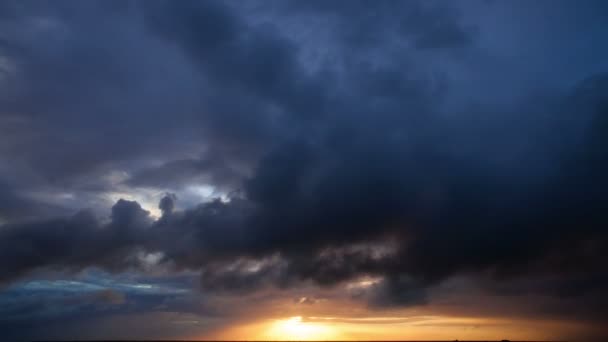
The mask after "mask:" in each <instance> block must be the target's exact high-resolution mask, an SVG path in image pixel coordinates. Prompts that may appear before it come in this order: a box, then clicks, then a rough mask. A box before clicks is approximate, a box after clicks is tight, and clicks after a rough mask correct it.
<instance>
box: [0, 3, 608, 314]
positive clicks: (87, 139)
mask: <svg viewBox="0 0 608 342" xmlns="http://www.w3.org/2000/svg"><path fill="white" fill-rule="evenodd" d="M5 6H6V7H7V10H6V11H4V12H3V13H4V15H3V16H2V18H0V20H1V21H2V25H3V27H5V28H6V30H5V32H7V33H6V34H3V35H2V37H1V44H0V53H1V54H2V55H1V56H2V57H4V59H2V60H0V63H2V66H3V67H4V68H5V69H6V70H7V71H6V72H5V73H4V74H3V75H2V78H0V81H1V82H2V83H3V84H6V85H8V89H10V91H7V92H6V93H3V94H2V95H0V105H1V106H2V107H1V113H2V116H0V129H2V130H3V131H4V127H5V125H6V126H9V125H10V127H16V128H17V129H18V134H11V135H8V136H7V137H6V138H5V140H6V145H5V146H8V147H0V152H1V153H0V158H2V160H3V161H4V160H6V161H10V162H12V163H14V170H12V169H5V168H4V167H3V168H0V176H6V177H9V176H10V179H17V180H16V181H15V182H14V183H15V185H14V186H13V185H12V184H11V185H10V186H7V187H5V188H0V191H4V189H6V190H7V191H4V193H0V200H2V201H3V202H5V203H10V205H7V206H4V208H2V209H1V210H0V214H2V215H3V217H4V216H5V215H6V216H7V217H8V218H9V220H10V222H9V223H8V224H5V225H3V226H1V227H0V263H1V264H0V266H2V267H0V280H1V281H2V282H11V281H14V280H15V279H18V278H19V277H23V276H25V275H28V274H31V272H33V271H36V270H40V269H48V268H50V269H60V270H71V271H76V270H81V269H83V268H86V267H89V266H97V267H101V268H105V269H108V270H111V271H120V270H125V269H129V268H135V269H138V268H139V269H143V268H145V265H144V264H145V260H142V257H141V255H144V257H143V258H144V259H145V253H156V252H160V253H162V257H161V259H160V260H159V264H160V265H161V266H166V267H169V268H173V269H177V270H183V269H195V270H200V271H201V272H202V277H201V286H202V288H203V289H204V290H208V291H217V292H222V291H224V292H231V291H233V292H237V293H242V292H247V291H253V290H255V289H259V288H262V287H266V286H277V287H282V288H286V287H291V286H297V284H300V283H303V282H304V283H306V282H312V283H314V284H316V285H320V286H333V285H336V284H339V283H343V282H346V281H350V280H354V279H356V278H358V277H360V276H364V275H367V276H377V277H381V278H383V280H382V281H381V282H380V283H378V284H376V285H374V286H373V287H372V288H370V289H369V292H366V293H363V294H362V296H363V297H365V298H366V299H367V300H369V303H370V304H371V305H372V306H387V305H389V306H390V305H419V304H423V303H426V302H427V301H429V300H430V299H429V298H428V293H427V289H428V288H429V287H431V286H434V285H437V284H438V283H440V282H441V281H443V280H445V279H447V278H449V277H451V276H456V275H460V274H477V273H484V274H486V273H489V274H491V276H492V279H494V280H496V279H503V280H504V281H506V282H509V281H512V279H521V278H523V279H526V277H529V276H530V275H543V276H546V277H547V278H548V279H560V280H562V281H564V283H563V284H564V291H565V289H566V288H568V287H569V285H570V284H578V285H576V288H577V290H576V291H574V292H578V293H576V294H580V295H584V294H585V293H586V292H587V291H596V288H594V286H593V285H592V284H598V280H597V279H604V275H605V271H604V270H603V269H602V266H601V265H602V264H604V263H605V262H606V261H607V260H606V259H607V254H606V249H605V246H606V245H607V241H608V237H607V231H606V224H607V223H608V222H607V221H608V218H607V217H606V214H605V211H606V210H605V209H606V208H605V207H606V198H605V195H604V194H605V193H606V190H608V181H607V180H606V178H605V176H604V175H605V174H606V172H607V171H608V170H607V168H608V154H607V152H606V151H608V146H607V140H606V137H608V134H607V133H608V131H607V129H608V128H607V127H608V124H607V123H608V120H607V115H608V112H607V111H608V99H607V97H606V96H607V94H608V79H607V78H606V75H605V74H599V73H598V74H596V75H595V76H594V77H590V78H586V81H583V82H576V81H578V80H579V79H580V77H578V76H577V77H576V78H575V77H569V78H568V79H567V80H564V81H563V83H560V84H556V85H555V86H554V87H548V88H547V89H540V90H539V89H537V85H536V84H529V83H527V82H524V81H521V80H527V79H528V77H529V76H528V75H527V74H528V73H531V72H534V71H535V70H533V69H536V67H538V68H540V69H542V66H541V65H536V64H534V63H533V65H531V66H529V67H526V66H522V63H521V61H519V60H517V61H515V62H513V63H512V64H508V63H506V62H505V63H506V64H508V66H509V67H508V68H504V69H500V68H494V69H496V70H493V68H491V67H490V66H493V65H495V64H493V63H495V61H494V59H492V58H490V57H487V58H488V59H489V60H491V61H488V60H486V59H484V58H485V56H487V55H491V54H493V53H496V50H492V49H489V48H488V51H485V50H484V48H486V47H485V46H481V45H479V44H480V41H479V39H481V38H479V37H480V36H481V35H482V34H483V33H484V32H483V31H481V30H478V29H477V28H475V27H473V26H471V25H470V24H468V23H465V22H464V21H465V19H464V18H466V17H467V16H465V14H470V13H465V11H459V10H458V7H457V6H454V7H452V5H451V4H450V5H447V4H442V3H418V2H399V3H392V2H382V3H378V4H377V5H374V6H372V5H371V4H370V3H367V2H356V3H355V2H350V1H349V2H344V3H341V2H330V3H327V2H313V3H306V4H300V3H291V4H288V5H285V4H282V5H276V6H274V5H273V4H270V3H268V4H266V5H264V6H261V7H258V8H253V9H252V8H248V7H247V6H246V5H243V6H242V7H238V6H236V5H234V4H230V3H220V2H213V1H204V2H203V1H201V2H186V1H179V2H168V1H167V2H161V1H158V2H157V1H154V2H132V3H131V2H130V3H127V4H118V3H105V2H101V3H96V2H95V3H93V2H86V3H82V4H81V3H67V2H66V3H58V4H57V5H56V6H49V5H48V4H46V5H43V4H41V3H36V2H24V3H23V5H20V3H13V4H12V5H10V4H8V5H5ZM479 6H481V7H480V8H485V7H483V6H490V5H489V4H484V5H479ZM552 6H553V5H552ZM253 7H255V6H253ZM260 8H261V10H260ZM260 11H262V12H264V11H268V12H267V13H268V16H267V17H265V16H263V15H261V14H260ZM252 13H253V14H252ZM274 16H277V17H274ZM328 17H329V18H335V20H333V19H331V20H329V24H328V23H327V21H326V22H323V18H328ZM468 18H469V19H470V17H468ZM589 21H590V22H592V20H589ZM108 23H109V24H108ZM316 23H319V25H318V26H315V27H314V29H316V30H318V31H314V30H312V33H310V32H308V31H306V30H302V27H309V26H311V25H312V24H316ZM486 25H487V23H486ZM489 28H493V27H492V26H491V25H490V27H489ZM600 29H601V28H600ZM323 30H326V31H328V32H325V33H326V35H322V34H320V33H319V31H323ZM490 31H491V30H490ZM498 31H500V30H498ZM363 33H364V34H363ZM298 34H301V35H302V36H303V37H304V38H299V39H300V40H299V39H298V37H299V36H298ZM307 34H308V35H307ZM294 37H295V38H294ZM568 48H569V47H568V46H563V47H561V49H564V50H567V49H568ZM319 50H322V51H326V54H325V55H324V56H323V58H321V60H322V61H321V62H320V63H318V64H319V65H317V68H314V67H313V66H312V64H314V63H313V61H312V60H308V59H306V58H304V57H302V56H308V55H307V54H309V53H311V51H312V52H318V51H319ZM480 51H481V52H480ZM605 53H606V52H604V51H603V50H601V51H599V52H598V55H599V56H600V57H601V56H602V54H605ZM545 57H546V56H545ZM555 58H556V59H559V58H560V57H559V54H556V56H555ZM507 59H508V58H507ZM539 64H540V63H539ZM581 64H582V63H581ZM477 66H479V68H480V70H484V71H485V70H487V71H488V73H491V75H487V76H486V75H483V79H486V78H485V77H487V79H493V80H499V81H500V82H491V84H477V83H476V82H477V81H478V80H479V79H478V78H477V77H478V76H477V75H473V76H470V79H468V78H467V77H468V76H466V71H467V70H470V69H471V68H473V69H475V68H476V67H477ZM580 68H581V69H584V67H583V66H580ZM585 70H586V69H585ZM595 71H605V70H594V74H595ZM543 72H544V69H543ZM551 72H555V70H552V71H551ZM511 74H514V75H511ZM541 74H542V73H541ZM585 76H590V75H588V74H585ZM591 76H593V75H591ZM461 78H464V79H465V80H462V79H461ZM550 83H551V82H550ZM539 84H542V82H539ZM564 84H567V86H564ZM486 86H487V87H486ZM539 87H540V86H539ZM512 88H517V92H524V93H526V96H522V97H521V98H519V97H515V96H511V95H509V94H510V91H512V92H515V91H514V90H513V89H512ZM505 89H507V90H509V91H506V90H505ZM541 90H542V91H541ZM454 97H456V98H457V100H455V99H454ZM461 97H462V98H461ZM503 97H504V98H509V99H511V98H512V99H514V100H513V103H509V104H508V105H505V104H504V103H503V102H500V103H498V102H497V103H494V102H493V101H494V99H496V98H503ZM15 115H17V117H18V118H19V120H17V121H15ZM16 122H17V123H16ZM32 132H35V134H32ZM201 150H202V152H201ZM193 155H194V156H195V157H193ZM15 170H16V171H15ZM22 170H25V171H27V172H25V171H23V172H22ZM115 170H120V171H122V172H124V173H125V174H126V176H125V177H124V178H123V179H121V180H120V181H115V182H110V181H107V180H105V181H104V180H103V179H99V178H101V177H100V175H105V174H107V173H109V172H110V171H115ZM30 174H35V175H36V177H29V176H28V175H30ZM30 181H31V183H30ZM0 184H1V183H0ZM200 184H205V185H211V186H213V187H216V188H220V189H222V190H223V191H225V192H226V193H230V195H229V196H228V197H229V199H226V198H223V199H219V198H218V199H215V200H212V201H210V202H206V203H201V204H199V205H198V206H196V207H193V208H187V209H184V210H176V209H175V201H176V198H177V199H179V195H178V196H174V195H168V196H166V197H164V198H163V199H162V200H161V202H160V204H159V209H160V210H161V214H162V216H161V217H160V218H159V219H158V220H154V219H153V218H152V217H151V216H150V215H149V213H148V212H147V211H146V210H144V209H142V208H141V206H140V204H138V203H136V202H132V201H125V200H120V201H118V202H117V203H116V204H115V205H114V206H113V208H112V212H111V217H110V219H109V220H108V221H107V222H106V221H104V220H101V219H98V218H96V217H95V216H94V215H93V214H92V213H90V212H88V211H82V212H80V213H78V214H76V215H74V216H71V217H63V218H58V219H54V220H37V221H33V222H27V223H20V222H12V221H14V220H13V217H12V216H13V215H12V214H10V213H12V212H17V211H16V210H17V209H20V208H21V207H26V205H25V204H19V203H23V202H20V201H21V200H20V198H21V194H20V193H19V191H18V190H22V189H25V190H32V189H34V190H35V189H37V187H38V186H40V188H44V189H49V188H50V189H64V188H67V189H69V190H71V191H73V192H75V193H76V195H75V196H77V197H78V196H84V195H83V194H85V193H89V192H94V193H98V194H104V191H111V190H115V187H118V186H126V187H128V188H127V189H128V191H132V192H133V193H137V190H138V188H145V187H151V188H157V189H162V191H173V190H175V189H178V188H184V187H187V186H189V185H193V186H196V185H200ZM165 188H166V189H165ZM121 189H122V188H121ZM123 190H124V189H123ZM45 191H46V190H45ZM5 198H6V200H5ZM78 198H79V197H78ZM6 213H9V214H6ZM142 253H143V254H142ZM138 255H139V257H138ZM155 266H158V265H155ZM582 284H587V285H586V286H585V285H582ZM600 284H602V282H600ZM521 286H522V287H530V288H531V289H532V288H535V287H536V286H538V287H539V288H543V289H545V288H544V287H543V286H540V285H535V284H529V283H525V282H524V283H523V285H521ZM488 288H490V289H492V291H495V292H496V293H501V292H503V291H505V290H503V289H501V288H499V287H493V286H488ZM507 289H508V287H507ZM514 291H517V292H521V293H523V292H525V291H523V290H521V291H519V290H518V287H517V286H515V290H514ZM561 291H562V290H559V289H556V290H555V291H554V290H549V289H546V293H547V294H555V295H556V296H559V295H561V294H563V292H561Z"/></svg>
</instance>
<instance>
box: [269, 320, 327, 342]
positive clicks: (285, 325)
mask: <svg viewBox="0 0 608 342" xmlns="http://www.w3.org/2000/svg"><path fill="white" fill-rule="evenodd" d="M265 335H266V336H267V338H268V339H269V340H282V341H315V340H316V341H319V340H331V339H335V338H336V335H337V334H336V332H335V330H334V329H333V328H332V327H330V326H328V325H326V324H320V323H313V322H305V321H303V320H302V317H301V316H295V317H290V318H288V319H280V320H276V321H275V322H273V323H272V324H271V325H270V327H269V328H268V330H267V331H266V334H265Z"/></svg>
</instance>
